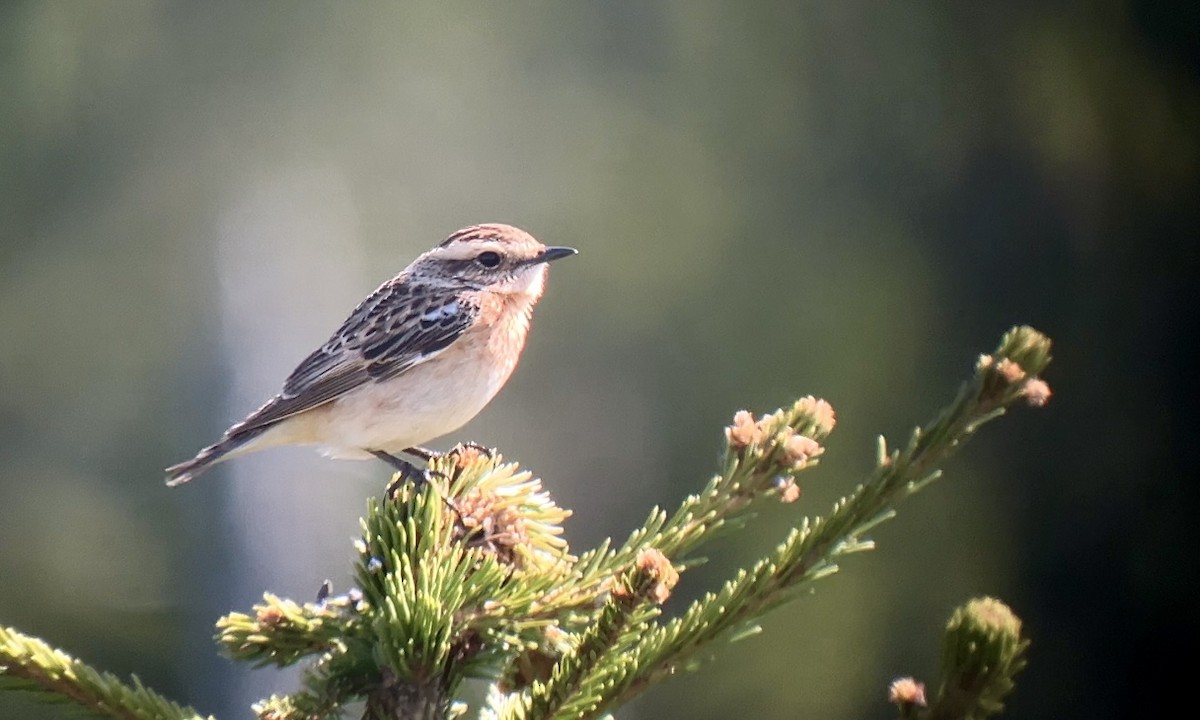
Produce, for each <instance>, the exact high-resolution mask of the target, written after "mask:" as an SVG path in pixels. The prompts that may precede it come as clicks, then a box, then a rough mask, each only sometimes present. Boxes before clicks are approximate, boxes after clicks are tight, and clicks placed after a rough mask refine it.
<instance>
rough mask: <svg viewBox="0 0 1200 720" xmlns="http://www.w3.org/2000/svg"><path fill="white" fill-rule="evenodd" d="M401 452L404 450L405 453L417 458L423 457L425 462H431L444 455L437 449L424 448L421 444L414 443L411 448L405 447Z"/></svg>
mask: <svg viewBox="0 0 1200 720" xmlns="http://www.w3.org/2000/svg"><path fill="white" fill-rule="evenodd" d="M401 452H403V453H404V454H405V455H412V456H413V457H415V458H421V459H422V460H424V461H425V462H429V461H430V460H432V459H434V458H436V457H441V456H442V453H440V452H438V451H437V450H430V449H429V448H423V447H421V446H420V445H413V446H412V447H410V448H404V449H403V450H402V451H401Z"/></svg>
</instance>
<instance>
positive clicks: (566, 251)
mask: <svg viewBox="0 0 1200 720" xmlns="http://www.w3.org/2000/svg"><path fill="white" fill-rule="evenodd" d="M578 252H579V251H578V250H576V249H575V248H569V247H548V248H546V249H545V250H543V251H541V252H540V253H538V256H537V259H535V260H534V262H539V263H547V262H550V261H551V260H558V259H560V258H565V257H570V256H571V255H575V254H577V253H578Z"/></svg>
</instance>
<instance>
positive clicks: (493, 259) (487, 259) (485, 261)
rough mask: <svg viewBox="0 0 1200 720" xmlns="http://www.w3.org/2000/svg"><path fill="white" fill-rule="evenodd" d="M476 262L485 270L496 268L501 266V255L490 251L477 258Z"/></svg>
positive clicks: (480, 254)
mask: <svg viewBox="0 0 1200 720" xmlns="http://www.w3.org/2000/svg"><path fill="white" fill-rule="evenodd" d="M475 262H477V263H479V264H480V265H482V266H484V267H485V268H494V267H496V266H497V265H499V264H500V253H498V252H492V251H491V250H488V251H487V252H481V253H479V255H478V256H477V257H476V258H475Z"/></svg>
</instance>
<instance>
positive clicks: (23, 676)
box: [0, 626, 211, 720]
mask: <svg viewBox="0 0 1200 720" xmlns="http://www.w3.org/2000/svg"><path fill="white" fill-rule="evenodd" d="M0 686H3V687H7V688H12V689H19V690H28V691H32V692H35V693H37V694H38V696H39V697H40V698H41V699H43V700H47V701H50V700H58V701H61V700H70V701H73V702H76V703H78V704H79V705H82V706H84V707H86V708H88V709H90V710H91V711H92V712H94V713H95V714H97V715H101V716H105V717H110V718H117V719H119V720H195V719H198V718H202V717H204V716H202V715H200V713H198V712H197V711H196V710H195V709H193V708H190V707H184V706H182V705H177V704H175V703H173V702H171V701H170V700H167V699H166V698H164V697H163V696H161V695H159V694H158V693H156V692H154V691H153V690H150V689H149V688H147V687H146V686H145V685H142V682H141V680H139V679H138V678H137V676H136V675H135V676H133V678H132V683H131V684H126V683H124V682H122V681H121V680H120V679H119V678H118V677H117V676H115V675H113V674H112V673H107V672H101V671H99V670H96V669H94V668H92V667H91V666H90V665H88V664H87V663H84V662H81V661H79V660H76V659H75V658H73V657H71V656H70V655H68V654H66V653H65V652H63V651H61V650H58V649H56V648H53V647H51V646H49V645H47V644H46V643H45V642H43V641H41V640H39V639H37V638H34V637H30V636H28V635H24V634H22V633H20V632H17V631H16V630H13V629H12V628H8V627H4V626H0ZM210 720H211V717H210Z"/></svg>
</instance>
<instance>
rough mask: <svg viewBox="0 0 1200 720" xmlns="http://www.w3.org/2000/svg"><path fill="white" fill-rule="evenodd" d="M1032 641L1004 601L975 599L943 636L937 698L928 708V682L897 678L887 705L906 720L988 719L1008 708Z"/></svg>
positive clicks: (957, 612) (953, 619) (954, 616)
mask: <svg viewBox="0 0 1200 720" xmlns="http://www.w3.org/2000/svg"><path fill="white" fill-rule="evenodd" d="M1028 647H1029V640H1027V639H1025V638H1024V637H1022V636H1021V620H1020V619H1019V618H1018V617H1017V616H1016V615H1014V614H1013V611H1012V610H1010V609H1009V607H1008V606H1007V605H1005V604H1004V603H1003V602H1001V601H999V600H997V599H995V598H990V597H983V598H976V599H974V600H971V601H970V602H968V603H966V604H965V605H963V606H961V607H959V608H958V609H956V610H955V611H954V613H953V614H952V615H951V616H950V620H949V622H947V623H946V632H945V634H944V635H943V636H942V668H941V678H940V680H939V682H938V688H937V695H936V697H935V698H934V701H933V704H932V705H928V703H927V700H926V696H925V685H924V683H920V682H917V681H916V680H914V679H913V678H911V677H906V678H899V679H897V680H894V681H893V682H892V684H891V685H890V686H889V687H888V701H889V702H891V703H892V704H894V705H895V706H896V707H897V709H899V711H900V718H901V720H910V719H911V720H984V719H985V718H988V717H991V716H993V715H997V714H999V713H1000V712H1001V711H1002V710H1003V709H1004V699H1005V697H1007V696H1008V694H1009V693H1010V692H1012V690H1013V687H1014V684H1013V678H1014V677H1016V674H1017V673H1019V672H1020V671H1021V670H1022V669H1023V668H1024V667H1025V650H1026V649H1028Z"/></svg>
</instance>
